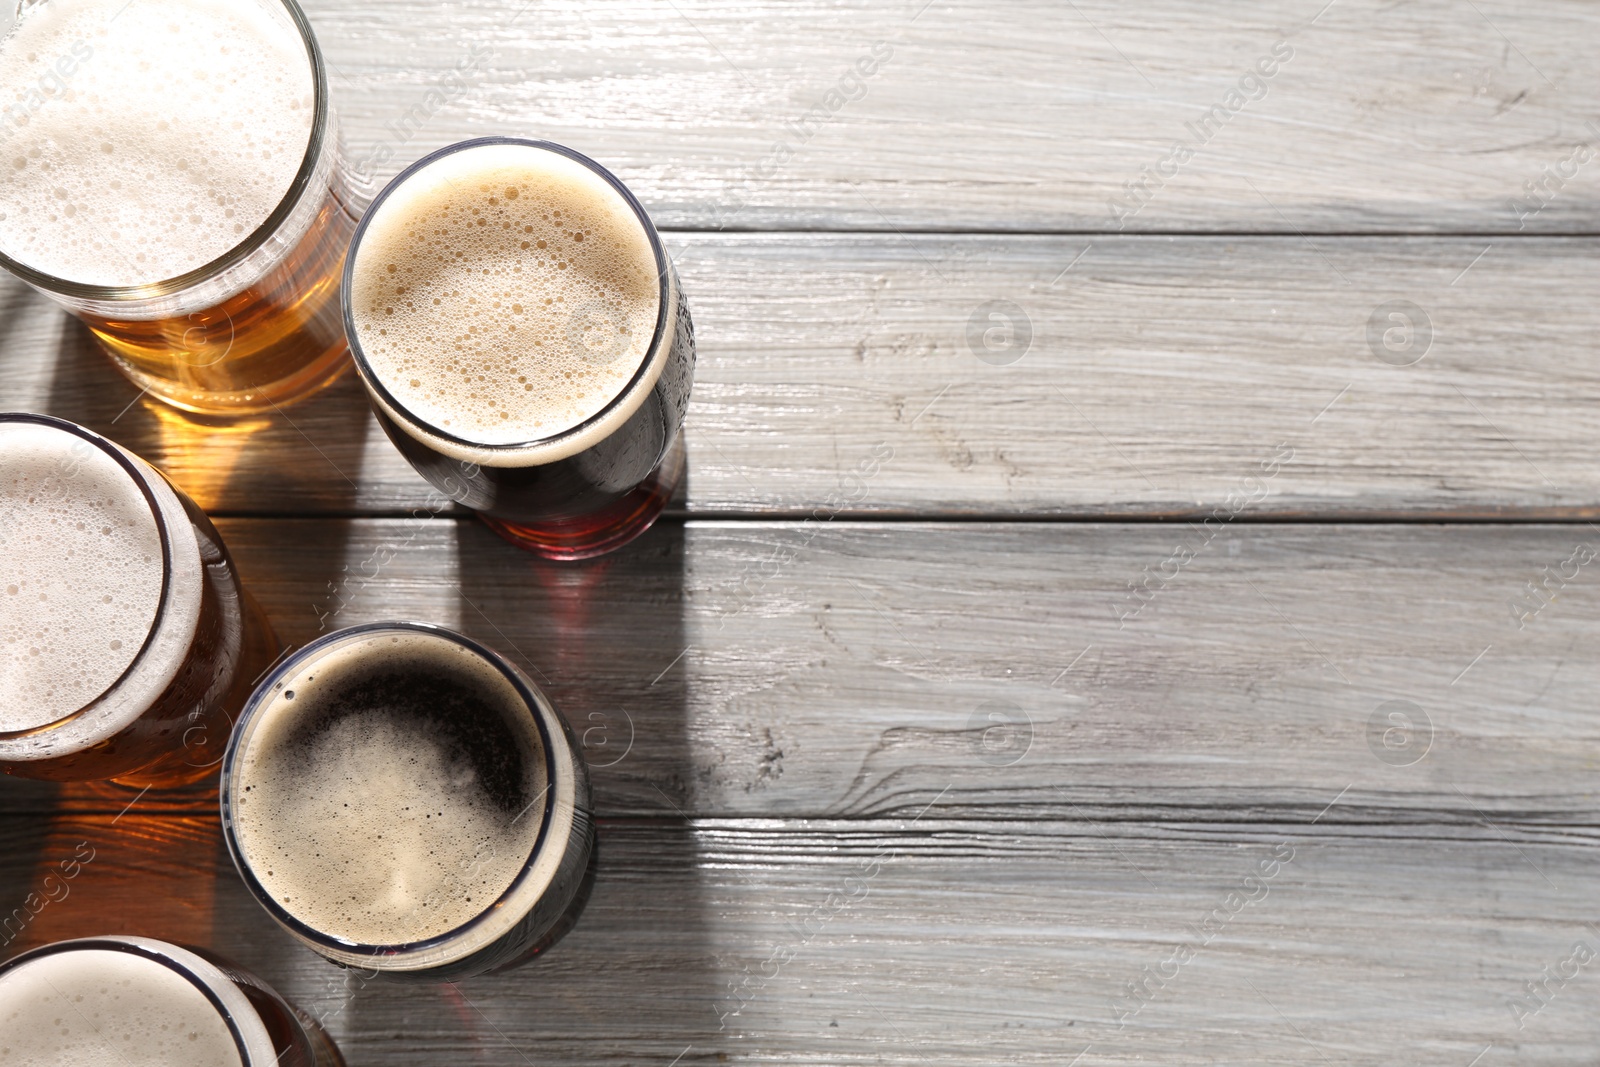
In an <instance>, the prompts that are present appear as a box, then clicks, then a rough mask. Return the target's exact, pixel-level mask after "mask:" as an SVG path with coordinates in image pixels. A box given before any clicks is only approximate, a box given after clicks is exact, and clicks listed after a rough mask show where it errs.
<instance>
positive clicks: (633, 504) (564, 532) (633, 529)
mask: <svg viewBox="0 0 1600 1067" xmlns="http://www.w3.org/2000/svg"><path fill="white" fill-rule="evenodd" d="M684 465H685V464H684V447H683V435H682V434H679V435H678V438H677V440H675V441H673V442H672V446H671V447H670V448H668V449H667V454H666V456H664V457H663V458H662V460H661V462H660V463H659V464H658V465H657V466H656V469H655V470H653V471H651V472H650V477H648V478H646V479H645V480H644V481H643V482H641V483H640V484H639V485H638V486H637V487H636V488H635V489H634V490H633V491H632V492H631V493H629V494H628V495H627V496H624V497H623V498H622V499H620V500H618V501H616V502H615V503H613V504H609V505H607V506H606V507H603V508H601V509H600V510H599V511H594V512H591V513H589V514H588V515H585V516H583V517H581V518H577V519H564V520H562V521H560V522H544V523H527V522H507V521H506V520H505V519H497V518H495V517H494V516H492V515H485V514H483V513H481V512H480V513H479V515H478V517H479V518H480V519H482V520H483V524H484V525H485V526H487V527H489V529H491V530H493V531H494V532H495V533H497V534H499V535H500V536H501V537H503V538H505V539H506V540H507V541H510V542H511V543H512V544H514V545H516V546H517V547H518V548H525V549H527V550H528V551H529V552H533V553H535V554H537V555H540V556H543V557H544V558H545V559H560V560H572V559H592V558H593V557H595V556H603V555H605V554H606V553H607V552H614V551H616V550H617V549H619V548H621V547H622V546H623V545H625V544H627V543H628V542H629V541H632V540H633V539H634V538H636V537H638V536H639V535H640V534H642V533H644V532H645V531H646V530H648V529H650V527H651V526H654V525H655V521H656V520H657V519H658V518H660V517H661V512H662V511H664V510H666V506H667V502H668V501H670V500H671V499H672V494H673V493H675V492H677V490H678V483H679V482H680V481H682V480H683V470H684Z"/></svg>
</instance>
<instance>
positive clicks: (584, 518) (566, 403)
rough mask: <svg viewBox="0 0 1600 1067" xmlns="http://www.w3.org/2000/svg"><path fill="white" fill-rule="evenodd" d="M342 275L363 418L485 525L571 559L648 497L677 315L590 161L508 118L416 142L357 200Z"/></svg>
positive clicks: (678, 298)
mask: <svg viewBox="0 0 1600 1067" xmlns="http://www.w3.org/2000/svg"><path fill="white" fill-rule="evenodd" d="M344 292H345V329H346V331H347V332H348V334H349V337H350V349H351V353H352V355H353V356H354V358H355V363H356V368H357V370H358V371H359V372H360V374H361V378H362V381H363V382H365V383H366V386H367V391H368V393H369V394H370V396H371V398H372V403H373V407H374V409H375V410H376V412H377V417H378V422H379V424H381V425H382V426H383V428H384V430H385V432H387V433H388V435H389V439H390V440H391V441H393V442H394V443H395V445H396V447H398V448H399V449H400V451H401V452H402V453H403V454H404V455H405V456H406V458H407V459H408V460H410V461H411V465H412V466H413V467H415V468H416V469H417V471H418V472H419V473H420V474H421V475H422V476H423V477H424V478H426V479H428V481H429V482H431V483H432V484H433V486H434V487H435V488H437V489H438V490H439V491H440V492H442V493H444V494H445V495H447V496H449V497H450V498H451V499H453V500H455V501H456V502H457V503H461V504H465V505H466V506H467V507H470V508H472V509H474V510H475V511H477V512H478V513H479V515H480V516H481V517H482V518H483V520H484V522H485V523H487V524H488V525H489V527H490V528H491V529H493V530H495V532H497V533H499V534H500V535H501V536H502V537H504V538H506V539H507V540H509V541H511V542H512V543H513V544H516V545H519V546H521V547H523V548H527V549H530V550H532V551H534V552H537V553H539V554H541V555H543V556H546V557H549V558H552V559H582V558H585V557H588V556H597V555H600V554H602V553H605V552H609V551H611V550H612V549H615V548H618V547H620V546H622V545H624V544H626V543H627V542H628V541H630V540H632V539H633V538H635V537H637V536H639V535H640V534H641V533H643V532H644V531H645V530H647V529H648V528H649V527H650V525H651V524H652V523H653V522H654V521H655V520H656V518H657V516H659V515H660V514H661V511H662V509H663V508H664V507H665V506H666V504H667V501H668V500H669V499H670V498H671V496H672V493H673V491H674V489H675V488H676V487H677V485H678V482H679V480H680V479H681V477H682V474H683V469H684V452H683V443H682V433H681V430H682V427H683V418H684V413H685V410H686V409H687V407H688V404H689V390H690V387H691V385H692V380H693V376H694V358H695V351H694V327H693V325H692V323H691V322H690V319H689V307H688V304H687V303H686V302H685V300H684V297H683V290H682V288H681V287H680V286H679V284H678V276H677V272H676V271H675V270H674V269H673V267H672V262H671V260H669V259H668V258H667V254H666V250H665V249H664V248H663V246H662V244H661V238H660V236H659V235H658V234H657V233H656V229H655V227H654V226H653V225H652V224H651V222H650V217H649V216H648V215H647V214H646V213H645V210H644V208H643V207H641V206H640V204H639V202H638V200H636V199H635V198H634V197H633V194H632V193H630V192H629V191H628V189H627V187H626V186H624V185H623V184H622V182H620V181H619V180H618V179H617V178H616V177H615V176H613V175H612V174H611V173H610V172H609V171H607V170H606V169H605V168H604V167H602V166H600V164H598V163H596V162H595V161H594V160H592V159H589V158H588V157H586V156H583V155H580V154H579V153H577V152H574V151H573V150H572V149H570V148H564V147H562V146H560V145H556V144H551V143H549V142H547V141H528V140H521V139H517V138H509V137H491V138H481V139H478V140H474V141H465V142H462V143H461V144H457V145H454V146H451V147H449V148H445V149H443V150H441V151H439V152H435V153H434V154H432V155H430V156H428V157H426V158H424V159H422V160H420V161H419V162H417V163H415V164H413V165H412V166H411V167H409V168H407V169H406V170H405V171H403V172H401V174H400V175H399V177H397V178H396V179H395V180H394V181H393V182H391V183H390V184H389V186H388V187H387V188H385V189H384V190H383V192H382V193H380V194H379V195H378V198H377V199H376V200H375V201H374V202H373V205H372V208H371V209H370V210H369V211H368V212H367V215H366V217H365V218H364V219H363V221H362V224H361V226H360V227H359V228H358V229H357V230H356V235H355V240H354V242H353V243H352V244H351V248H350V254H349V256H348V257H347V259H346V264H345V282H344Z"/></svg>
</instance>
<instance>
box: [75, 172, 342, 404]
mask: <svg viewBox="0 0 1600 1067" xmlns="http://www.w3.org/2000/svg"><path fill="white" fill-rule="evenodd" d="M355 228H356V220H355V219H354V218H353V217H352V215H351V212H350V209H349V208H347V207H346V206H345V204H344V203H343V202H342V201H341V200H340V197H339V196H338V195H336V194H335V193H333V192H332V191H330V192H329V193H328V195H327V197H326V198H325V199H324V202H323V206H322V210H321V211H320V212H319V213H318V215H317V218H316V220H315V221H314V222H313V223H312V224H311V229H310V231H308V232H307V233H306V235H305V237H304V238H302V239H301V241H300V243H299V244H297V245H296V246H295V247H294V249H293V251H291V252H290V253H289V254H288V255H287V256H286V257H285V258H284V261H283V263H282V264H281V265H279V266H278V267H277V268H275V269H274V270H273V271H272V272H271V273H270V274H268V275H267V276H266V277H264V278H262V279H261V281H259V282H257V283H256V284H254V285H251V286H250V287H249V288H248V289H246V290H244V291H243V292H241V293H239V294H237V295H235V296H233V297H230V298H229V299H227V300H225V301H224V302H222V303H221V304H218V305H217V306H216V307H212V308H207V309H206V310H204V311H196V312H192V313H190V314H187V315H178V316H175V317H172V318H164V319H154V320H150V321H141V320H138V319H119V318H108V317H104V316H101V315H96V314H92V313H87V312H82V313H80V314H79V318H81V319H83V321H84V322H85V323H86V324H87V325H88V327H89V329H90V330H92V331H93V332H94V335H95V337H97V338H98V339H99V340H100V343H101V344H102V345H104V346H105V348H106V351H107V352H109V353H110V355H111V358H112V359H113V360H115V361H116V362H117V364H118V366H120V367H121V368H122V370H123V373H125V374H127V376H128V377H129V378H132V379H133V380H134V382H136V383H138V384H139V385H141V386H143V387H145V388H148V389H149V390H150V391H151V392H153V393H155V394H156V395H157V396H159V397H161V398H163V399H164V400H167V401H168V402H169V403H172V404H175V405H176V406H178V407H181V408H184V409H186V410H189V411H199V412H217V411H222V412H230V413H231V412H238V413H240V414H245V413H249V412H254V411H263V410H270V409H271V408H273V407H275V406H277V405H279V404H282V403H286V402H288V401H290V400H295V399H299V398H301V397H303V396H306V395H309V394H310V393H312V392H315V391H316V390H317V389H319V388H321V387H322V386H324V385H327V384H329V383H330V382H332V381H333V380H334V379H335V378H337V377H338V376H339V375H340V374H341V373H342V372H343V371H344V369H345V368H346V367H347V366H348V365H349V359H348V358H347V355H346V352H347V348H346V344H345V336H344V322H343V318H342V314H341V311H340V307H339V281H340V276H341V275H342V273H343V271H344V254H345V249H346V248H347V247H349V244H350V237H351V235H352V234H354V233H355Z"/></svg>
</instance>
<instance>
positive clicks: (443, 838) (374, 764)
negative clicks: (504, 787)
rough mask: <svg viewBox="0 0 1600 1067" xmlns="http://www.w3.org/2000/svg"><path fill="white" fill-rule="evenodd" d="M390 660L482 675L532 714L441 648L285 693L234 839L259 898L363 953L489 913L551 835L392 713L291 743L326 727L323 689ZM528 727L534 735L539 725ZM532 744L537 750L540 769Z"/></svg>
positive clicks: (245, 776)
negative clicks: (307, 726) (320, 723)
mask: <svg viewBox="0 0 1600 1067" xmlns="http://www.w3.org/2000/svg"><path fill="white" fill-rule="evenodd" d="M385 659H388V660H390V661H393V662H398V663H403V664H405V665H407V666H415V665H416V664H418V663H428V664H432V665H434V666H435V669H436V671H437V672H438V673H439V674H441V675H443V676H445V677H450V676H451V675H455V676H460V675H462V674H468V675H476V676H477V679H478V684H479V686H481V688H483V689H487V690H488V691H489V692H492V693H499V694H503V696H504V699H505V700H506V701H507V702H508V703H509V704H510V705H511V706H516V705H517V704H520V703H521V698H520V696H519V695H518V694H517V693H516V691H515V690H514V689H512V688H511V686H510V685H509V684H508V683H507V682H506V681H505V679H504V678H503V677H502V676H501V675H500V673H499V672H498V671H497V670H496V669H495V668H494V667H492V666H491V665H489V664H487V663H485V662H483V661H482V660H480V659H478V658H477V657H476V655H474V654H473V653H471V652H470V651H469V650H467V649H463V648H461V647H460V646H457V645H455V644H453V643H451V642H447V641H445V640H443V639H441V638H437V637H432V636H428V635H418V634H410V635H383V636H381V637H376V638H373V639H372V640H370V641H360V642H356V643H354V644H353V645H352V646H350V647H347V648H342V649H336V650H334V651H332V652H330V653H329V654H328V655H327V656H325V657H322V658H320V659H318V660H316V661H314V662H313V663H311V664H310V665H308V666H307V667H305V668H304V670H303V671H302V672H301V674H300V675H299V676H298V677H296V678H294V679H291V680H286V681H284V683H283V685H282V687H281V688H280V689H279V691H278V694H277V696H276V697H275V698H274V700H273V703H271V704H270V705H269V706H268V707H267V708H266V709H264V710H263V712H262V713H261V714H262V720H261V725H260V726H259V727H258V728H257V730H256V731H255V733H254V734H253V735H252V736H251V737H250V740H249V741H248V743H247V745H246V747H245V748H244V749H243V751H241V753H240V754H239V757H238V763H237V764H236V768H235V771H234V774H235V775H236V780H235V782H234V783H233V785H232V789H233V791H234V796H235V797H236V805H237V807H236V811H237V816H238V831H237V833H238V836H237V840H238V842H239V846H240V848H241V849H242V851H243V853H244V855H245V858H246V860H247V862H248V863H249V865H250V869H251V871H252V872H253V873H254V874H255V876H256V878H257V879H258V880H259V881H260V882H261V884H262V886H263V887H264V888H265V889H266V890H267V892H268V893H269V894H270V895H271V896H272V898H273V899H274V900H276V901H277V902H278V903H279V904H280V905H281V906H282V907H283V908H284V910H285V911H287V912H289V914H291V915H293V916H294V917H295V918H296V919H299V920H300V921H301V922H303V923H305V924H306V925H307V926H309V927H311V928H312V929H314V930H318V931H320V932H321V933H323V934H326V935H329V936H332V937H335V938H340V939H343V940H345V941H349V942H354V943H357V944H363V945H397V944H409V943H414V942H416V941H420V940H423V939H426V938H431V937H436V936H438V935H440V934H445V933H449V932H450V931H452V930H455V929H457V928H458V927H460V926H461V925H462V924H464V923H466V922H467V921H469V920H471V919H473V918H475V917H476V916H478V915H479V914H481V913H482V912H484V911H485V910H486V909H487V908H489V906H490V905H492V904H493V903H494V902H495V901H496V900H497V899H499V897H500V896H501V894H503V893H504V892H505V891H506V890H507V889H508V888H509V887H510V886H511V883H512V882H513V881H514V880H515V879H516V877H517V875H518V874H519V873H520V872H521V871H522V869H523V868H524V867H525V866H526V864H527V862H528V857H529V855H530V854H531V853H532V851H533V845H534V842H535V841H536V840H537V837H538V832H539V826H540V823H541V817H540V814H539V811H538V805H537V803H535V804H533V805H530V810H527V811H525V812H520V813H519V812H510V813H508V812H506V811H504V810H502V809H501V808H500V807H498V806H497V805H496V804H494V802H493V801H492V800H491V798H490V797H489V795H488V791H487V790H486V788H485V787H484V784H483V783H482V782H481V781H480V780H479V779H478V778H477V776H476V773H475V772H474V770H473V768H472V767H471V766H470V765H468V764H467V763H466V762H465V761H463V760H459V759H457V758H453V757H452V755H451V754H450V752H449V751H448V748H447V746H446V745H445V744H444V743H443V742H442V741H441V739H440V738H438V737H437V736H436V735H434V734H431V733H429V732H428V731H427V730H426V729H424V728H422V727H421V726H419V725H418V724H415V723H406V722H401V721H397V720H396V719H395V718H393V717H392V716H391V715H390V714H389V713H388V711H387V710H386V709H385V708H382V707H374V708H372V709H370V710H368V711H362V712H359V713H356V714H353V715H349V716H345V717H341V718H339V719H337V720H336V721H335V722H333V723H332V725H331V726H329V727H327V728H325V729H323V730H321V731H318V732H316V733H314V734H313V735H312V736H311V737H309V738H307V737H305V736H303V735H302V736H300V737H293V735H294V732H295V730H296V729H297V727H299V726H301V725H303V724H304V723H305V722H306V721H308V720H309V721H315V720H316V719H318V718H320V717H321V714H322V711H323V709H324V708H325V705H322V703H321V701H319V699H318V695H319V689H322V688H323V687H328V688H331V687H333V686H335V685H337V684H338V682H339V680H340V679H341V678H343V677H346V676H347V674H346V672H347V671H350V670H354V669H359V670H360V671H361V672H362V673H365V672H366V671H367V670H368V669H369V668H370V667H371V666H373V665H374V664H381V663H382V662H383V661H384V660H385ZM289 693H292V694H293V696H292V697H288V696H286V694H289ZM526 728H527V730H528V731H529V732H530V734H531V733H532V731H533V730H534V727H533V724H532V721H531V718H530V720H529V722H528V723H527V727H526ZM534 745H537V741H535V740H533V739H532V738H530V752H529V759H530V760H531V761H533V764H532V765H533V766H534V768H535V769H537V767H538V759H539V756H538V750H537V748H534V747H531V746H534ZM542 784H543V783H542V781H541V782H540V783H539V785H540V786H542ZM536 789H537V787H536ZM536 799H537V798H535V800H536Z"/></svg>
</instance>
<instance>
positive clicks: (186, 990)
mask: <svg viewBox="0 0 1600 1067" xmlns="http://www.w3.org/2000/svg"><path fill="white" fill-rule="evenodd" d="M0 1045H3V1046H4V1047H3V1048H0V1059H3V1060H4V1062H6V1063H13V1062H15V1063H22V1064H37V1063H52V1064H54V1063H118V1064H122V1065H123V1067H344V1059H343V1058H342V1057H341V1056H340V1055H339V1050H338V1049H337V1048H336V1047H335V1046H334V1044H333V1041H332V1040H331V1039H330V1038H329V1037H328V1035H327V1034H326V1033H325V1032H324V1031H323V1030H322V1028H321V1027H319V1026H317V1025H316V1023H315V1022H313V1021H312V1020H311V1019H310V1018H309V1017H307V1016H306V1015H304V1014H303V1013H301V1012H300V1011H299V1010H298V1009H296V1008H295V1007H294V1006H293V1005H291V1004H290V1003H289V1002H288V1001H286V1000H284V999H283V998H282V997H281V996H279V995H278V994H277V993H276V992H274V991H273V989H272V988H271V987H270V986H268V985H267V984H266V983H265V982H263V981H261V979H259V978H257V977H256V976H255V975H253V974H251V973H250V972H248V971H246V970H245V969H244V968H242V967H239V966H238V965H237V964H233V963H229V962H227V961H226V960H223V959H221V958H220V957H217V956H213V955H211V954H210V953H208V952H204V951H202V950H200V949H191V948H181V947H179V946H178V945H171V944H168V943H166V942H165V941H156V940H154V939H152V938H148V937H88V938H81V939H79V940H75V941H58V942H56V943H55V944H52V945H45V946H44V947H42V948H36V949H33V950H32V951H30V952H24V953H23V954H22V955H20V956H17V957H15V958H13V959H11V960H9V961H7V962H6V963H5V964H3V965H0Z"/></svg>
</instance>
